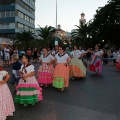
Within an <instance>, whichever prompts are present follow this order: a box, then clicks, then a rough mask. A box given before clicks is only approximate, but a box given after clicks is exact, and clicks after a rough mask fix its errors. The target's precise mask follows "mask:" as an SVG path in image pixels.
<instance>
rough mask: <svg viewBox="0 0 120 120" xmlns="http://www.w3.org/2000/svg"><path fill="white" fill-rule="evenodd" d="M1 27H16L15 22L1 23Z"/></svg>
mask: <svg viewBox="0 0 120 120" xmlns="http://www.w3.org/2000/svg"><path fill="white" fill-rule="evenodd" d="M0 29H15V23H0Z"/></svg>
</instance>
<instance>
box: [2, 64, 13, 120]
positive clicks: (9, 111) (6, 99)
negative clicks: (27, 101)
mask: <svg viewBox="0 0 120 120" xmlns="http://www.w3.org/2000/svg"><path fill="white" fill-rule="evenodd" d="M9 78H10V75H9V74H8V72H6V71H5V70H4V69H3V68H2V67H1V66H0V120H6V119H7V116H13V112H14V111H15V108H14V103H13V98H12V95H11V93H10V90H9V88H8V85H7V81H8V80H9Z"/></svg>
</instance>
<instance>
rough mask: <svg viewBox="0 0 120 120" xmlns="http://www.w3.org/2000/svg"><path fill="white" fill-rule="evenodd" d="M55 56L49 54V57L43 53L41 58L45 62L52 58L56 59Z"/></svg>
mask: <svg viewBox="0 0 120 120" xmlns="http://www.w3.org/2000/svg"><path fill="white" fill-rule="evenodd" d="M54 59H55V58H54V57H53V56H52V55H51V54H49V55H48V56H47V57H44V56H43V55H41V57H40V60H41V61H42V62H43V63H44V62H45V63H49V62H50V61H51V60H54Z"/></svg>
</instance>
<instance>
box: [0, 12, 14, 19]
mask: <svg viewBox="0 0 120 120" xmlns="http://www.w3.org/2000/svg"><path fill="white" fill-rule="evenodd" d="M5 17H15V11H4V12H0V18H5Z"/></svg>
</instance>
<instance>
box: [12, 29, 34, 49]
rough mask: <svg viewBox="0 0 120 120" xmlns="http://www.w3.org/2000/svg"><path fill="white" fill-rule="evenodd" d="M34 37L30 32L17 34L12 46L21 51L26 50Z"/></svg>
mask: <svg viewBox="0 0 120 120" xmlns="http://www.w3.org/2000/svg"><path fill="white" fill-rule="evenodd" d="M35 37H36V36H35V34H34V33H33V32H31V31H22V32H20V33H17V35H16V40H15V43H14V44H15V45H18V47H20V48H22V49H23V50H27V49H28V47H29V46H30V44H33V42H34V39H35Z"/></svg>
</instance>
